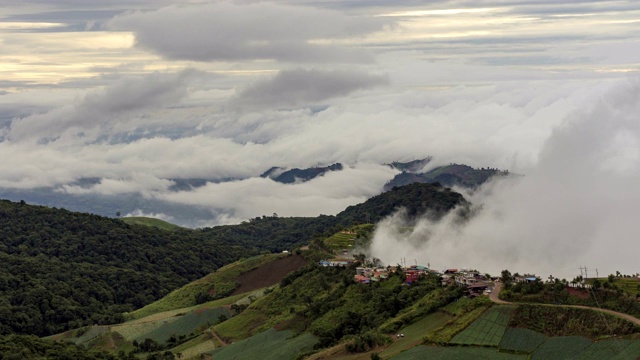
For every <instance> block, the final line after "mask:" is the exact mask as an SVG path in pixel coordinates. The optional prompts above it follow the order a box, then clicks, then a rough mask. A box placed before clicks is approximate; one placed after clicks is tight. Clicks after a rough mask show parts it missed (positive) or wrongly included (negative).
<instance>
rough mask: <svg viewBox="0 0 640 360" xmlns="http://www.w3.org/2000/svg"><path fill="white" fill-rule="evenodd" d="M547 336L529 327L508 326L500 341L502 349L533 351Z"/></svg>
mask: <svg viewBox="0 0 640 360" xmlns="http://www.w3.org/2000/svg"><path fill="white" fill-rule="evenodd" d="M545 341H547V337H546V336H544V335H542V334H541V333H539V332H537V331H533V330H529V329H520V328H508V329H507V331H506V332H505V333H504V336H503V337H502V340H501V341H500V346H499V348H500V349H504V350H510V351H517V352H524V353H532V352H533V351H534V350H535V349H537V348H538V347H539V346H540V345H542V343H544V342H545Z"/></svg>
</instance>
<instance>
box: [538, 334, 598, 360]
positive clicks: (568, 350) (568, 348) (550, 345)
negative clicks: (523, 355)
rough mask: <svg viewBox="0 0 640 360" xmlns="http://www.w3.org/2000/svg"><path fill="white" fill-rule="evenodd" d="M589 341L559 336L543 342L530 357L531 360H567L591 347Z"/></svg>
mask: <svg viewBox="0 0 640 360" xmlns="http://www.w3.org/2000/svg"><path fill="white" fill-rule="evenodd" d="M591 344H592V343H591V340H589V339H587V338H585V337H582V336H559V337H554V338H550V339H548V340H547V341H545V342H544V343H543V344H542V345H540V347H539V348H538V349H537V350H536V351H535V352H534V353H533V354H532V355H531V360H543V359H569V358H570V357H572V356H574V355H577V354H579V353H580V352H581V351H583V350H584V349H586V348H587V347H589V346H590V345H591Z"/></svg>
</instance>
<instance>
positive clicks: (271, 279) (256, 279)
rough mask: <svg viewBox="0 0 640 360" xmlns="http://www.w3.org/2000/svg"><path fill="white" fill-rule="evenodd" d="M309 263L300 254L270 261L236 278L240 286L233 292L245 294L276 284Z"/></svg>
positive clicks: (234, 293)
mask: <svg viewBox="0 0 640 360" xmlns="http://www.w3.org/2000/svg"><path fill="white" fill-rule="evenodd" d="M305 265H307V260H306V259H305V258H304V257H302V256H300V255H290V256H285V257H283V258H280V259H277V260H274V261H271V262H268V263H266V264H264V265H262V266H260V267H258V268H257V269H253V270H251V271H248V272H246V273H244V274H242V275H240V276H238V277H237V278H236V281H237V282H238V283H240V286H238V288H237V289H236V290H235V291H234V292H233V293H232V294H231V295H232V296H233V295H237V294H244V293H247V292H249V291H254V290H258V289H261V288H263V287H267V286H271V285H275V284H277V283H279V282H280V280H282V279H283V278H284V277H285V276H287V275H288V274H289V273H290V272H292V271H295V270H298V269H300V268H302V267H304V266H305Z"/></svg>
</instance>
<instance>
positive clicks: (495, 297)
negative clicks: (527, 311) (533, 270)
mask: <svg viewBox="0 0 640 360" xmlns="http://www.w3.org/2000/svg"><path fill="white" fill-rule="evenodd" d="M500 290H502V283H499V282H496V283H495V286H494V288H493V291H492V292H491V294H489V298H490V299H491V301H493V302H494V303H496V304H512V303H510V302H508V301H504V300H500V298H498V295H499V294H500ZM516 304H517V303H516ZM532 305H542V306H559V307H567V308H576V309H587V310H594V311H599V312H601V313H605V314H609V315H613V316H617V317H619V318H623V319H625V320H629V321H631V322H632V323H634V324H636V325H639V326H640V319H638V318H637V317H634V316H631V315H629V314H625V313H621V312H617V311H613V310H608V309H601V308H596V307H591V306H583V305H555V304H537V303H536V304H532Z"/></svg>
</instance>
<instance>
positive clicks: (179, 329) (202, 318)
mask: <svg viewBox="0 0 640 360" xmlns="http://www.w3.org/2000/svg"><path fill="white" fill-rule="evenodd" d="M220 315H224V316H226V317H227V318H228V317H231V313H230V312H229V310H227V309H226V308H215V309H206V310H202V311H194V312H190V313H188V314H186V315H184V316H181V317H179V318H178V319H177V320H175V321H172V322H170V323H167V324H163V325H162V326H160V327H158V328H157V329H154V330H153V331H151V332H148V333H146V334H142V335H140V336H139V337H138V338H137V339H136V340H138V341H144V339H146V338H149V339H152V340H154V341H156V342H158V343H164V342H166V341H167V340H169V338H170V337H171V336H180V335H188V334H190V333H192V332H194V331H196V330H198V329H199V328H201V327H206V326H212V325H214V324H216V323H218V317H219V316H220Z"/></svg>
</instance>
